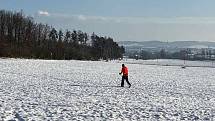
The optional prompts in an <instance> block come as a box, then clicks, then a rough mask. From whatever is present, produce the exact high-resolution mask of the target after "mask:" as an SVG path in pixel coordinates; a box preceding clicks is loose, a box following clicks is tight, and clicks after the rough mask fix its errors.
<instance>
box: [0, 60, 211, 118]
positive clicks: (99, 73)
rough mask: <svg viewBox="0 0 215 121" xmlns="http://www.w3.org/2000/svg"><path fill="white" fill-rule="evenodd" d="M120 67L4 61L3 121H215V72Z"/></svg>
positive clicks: (0, 66)
mask: <svg viewBox="0 0 215 121" xmlns="http://www.w3.org/2000/svg"><path fill="white" fill-rule="evenodd" d="M125 63H126V62H125ZM199 63H201V62H199ZM121 64H122V63H121V62H118V61H112V62H102V61H99V62H98V61H94V62H93V61H74V60H71V61H56V60H27V59H0V120H21V121H22V120H36V121H38V120H215V74H214V72H215V69H214V68H202V67H189V68H186V69H182V68H180V67H178V66H157V65H144V64H133V63H130V64H126V65H127V66H128V67H129V72H130V73H129V74H130V76H129V80H130V82H131V84H132V87H131V88H128V86H127V85H126V87H124V88H121V87H118V86H120V82H121V77H120V76H119V75H118V73H119V71H120V68H121ZM125 84H126V83H125Z"/></svg>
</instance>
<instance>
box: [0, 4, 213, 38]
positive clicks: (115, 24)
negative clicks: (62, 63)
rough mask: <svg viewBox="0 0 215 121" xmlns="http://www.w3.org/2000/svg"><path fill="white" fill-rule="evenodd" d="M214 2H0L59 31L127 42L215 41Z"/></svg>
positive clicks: (0, 5) (7, 8) (3, 7)
mask: <svg viewBox="0 0 215 121" xmlns="http://www.w3.org/2000/svg"><path fill="white" fill-rule="evenodd" d="M214 5H215V0H0V8H1V9H6V10H13V11H17V10H21V9H22V10H23V11H24V13H25V14H27V15H30V16H33V17H34V18H35V20H36V21H38V22H42V23H48V24H50V25H52V26H54V27H57V28H62V29H80V30H83V31H86V32H89V33H92V32H96V33H98V34H99V35H106V36H111V37H113V38H114V39H115V40H116V41H126V40H136V41H145V40H161V41H167V40H168V41H176V40H198V41H215V34H214V33H215V7H214Z"/></svg>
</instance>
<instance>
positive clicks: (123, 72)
mask: <svg viewBox="0 0 215 121" xmlns="http://www.w3.org/2000/svg"><path fill="white" fill-rule="evenodd" d="M121 73H122V74H123V76H128V68H127V67H126V66H125V67H122V70H121Z"/></svg>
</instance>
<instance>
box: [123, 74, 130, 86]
mask: <svg viewBox="0 0 215 121" xmlns="http://www.w3.org/2000/svg"><path fill="white" fill-rule="evenodd" d="M124 80H126V82H127V83H128V85H131V84H130V83H129V81H128V76H122V82H121V87H124Z"/></svg>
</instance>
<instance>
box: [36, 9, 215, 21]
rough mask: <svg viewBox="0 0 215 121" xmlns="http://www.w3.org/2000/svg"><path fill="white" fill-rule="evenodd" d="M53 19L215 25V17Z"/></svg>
mask: <svg viewBox="0 0 215 121" xmlns="http://www.w3.org/2000/svg"><path fill="white" fill-rule="evenodd" d="M38 14H39V15H42V16H50V13H48V12H47V11H38ZM51 15H52V17H55V18H58V19H76V20H79V21H88V22H110V23H126V24H147V23H150V24H151V23H155V24H215V17H108V16H86V15H82V14H79V15H70V14H62V13H52V14H51Z"/></svg>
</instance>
